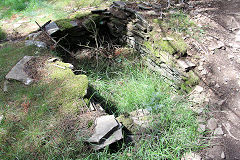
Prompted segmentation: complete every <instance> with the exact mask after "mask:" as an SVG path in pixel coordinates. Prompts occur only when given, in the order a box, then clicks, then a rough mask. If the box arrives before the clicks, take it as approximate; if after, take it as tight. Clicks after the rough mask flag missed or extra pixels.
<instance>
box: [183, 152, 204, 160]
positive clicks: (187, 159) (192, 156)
mask: <svg viewBox="0 0 240 160" xmlns="http://www.w3.org/2000/svg"><path fill="white" fill-rule="evenodd" d="M201 159H202V157H201V156H200V155H198V154H196V153H187V154H185V155H184V156H183V157H182V158H181V160H201Z"/></svg>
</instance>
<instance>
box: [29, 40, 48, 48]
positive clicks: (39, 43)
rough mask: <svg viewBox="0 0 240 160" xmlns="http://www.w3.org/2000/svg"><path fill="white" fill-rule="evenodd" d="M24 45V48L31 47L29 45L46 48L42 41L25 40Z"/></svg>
mask: <svg viewBox="0 0 240 160" xmlns="http://www.w3.org/2000/svg"><path fill="white" fill-rule="evenodd" d="M25 45H26V46H31V45H35V46H37V47H39V48H47V45H46V43H44V42H42V41H33V40H26V41H25Z"/></svg>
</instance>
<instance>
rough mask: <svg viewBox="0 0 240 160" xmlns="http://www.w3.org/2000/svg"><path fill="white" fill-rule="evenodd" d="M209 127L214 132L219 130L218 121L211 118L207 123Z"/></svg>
mask: <svg viewBox="0 0 240 160" xmlns="http://www.w3.org/2000/svg"><path fill="white" fill-rule="evenodd" d="M207 127H208V128H209V129H210V130H214V129H216V128H217V121H216V119H215V118H211V119H209V120H208V122H207Z"/></svg>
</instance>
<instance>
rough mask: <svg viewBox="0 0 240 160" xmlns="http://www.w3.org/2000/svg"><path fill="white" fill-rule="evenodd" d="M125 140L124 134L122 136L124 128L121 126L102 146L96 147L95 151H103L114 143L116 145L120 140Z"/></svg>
mask: <svg viewBox="0 0 240 160" xmlns="http://www.w3.org/2000/svg"><path fill="white" fill-rule="evenodd" d="M121 139H123V134H122V126H121V125H119V128H118V130H116V131H115V132H114V133H113V134H112V135H111V136H110V137H109V138H108V139H106V140H105V141H104V142H103V143H102V144H100V145H96V146H94V149H95V150H99V149H102V148H104V147H106V146H108V145H110V144H112V143H115V142H117V141H119V140H121Z"/></svg>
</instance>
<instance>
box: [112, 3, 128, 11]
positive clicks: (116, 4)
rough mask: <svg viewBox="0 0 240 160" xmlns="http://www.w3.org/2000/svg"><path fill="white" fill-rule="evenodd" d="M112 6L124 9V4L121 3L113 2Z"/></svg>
mask: <svg viewBox="0 0 240 160" xmlns="http://www.w3.org/2000/svg"><path fill="white" fill-rule="evenodd" d="M113 4H114V5H115V6H117V7H119V8H121V9H123V8H125V7H126V3H125V2H123V1H114V2H113Z"/></svg>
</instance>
